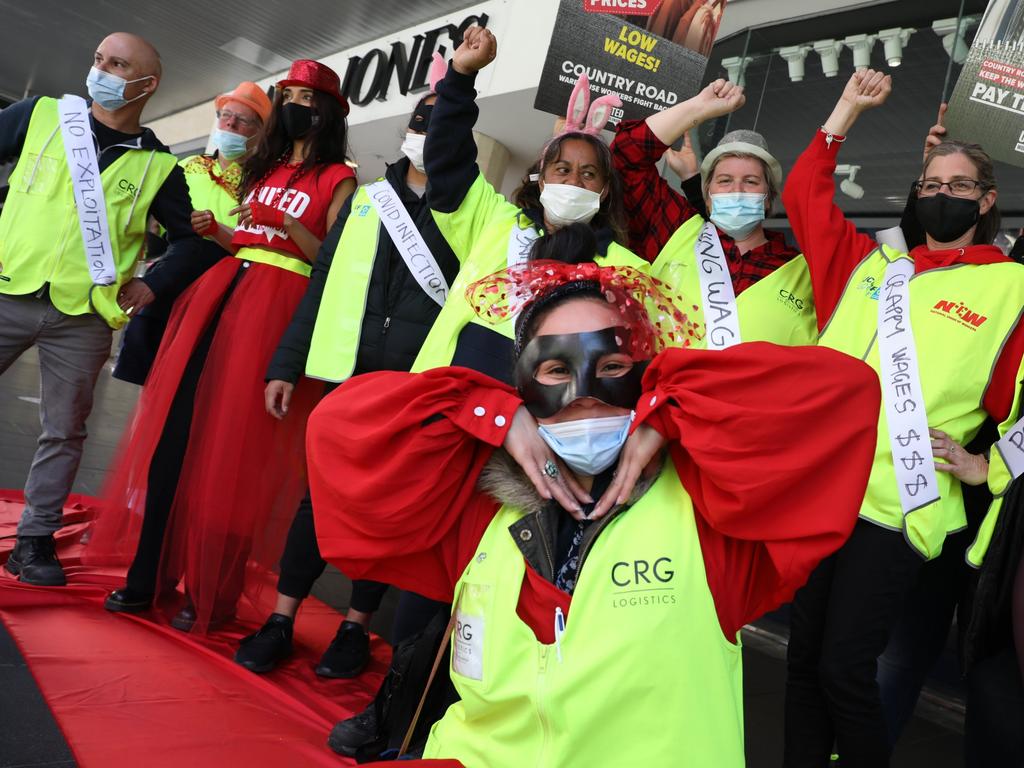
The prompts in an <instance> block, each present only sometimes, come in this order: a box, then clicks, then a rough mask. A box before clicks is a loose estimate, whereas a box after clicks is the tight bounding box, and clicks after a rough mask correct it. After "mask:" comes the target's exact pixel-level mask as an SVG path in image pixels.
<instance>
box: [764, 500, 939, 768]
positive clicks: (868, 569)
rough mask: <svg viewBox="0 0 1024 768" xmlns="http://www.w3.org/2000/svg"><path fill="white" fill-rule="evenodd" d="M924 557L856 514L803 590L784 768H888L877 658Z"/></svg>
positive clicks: (795, 624) (793, 640)
mask: <svg viewBox="0 0 1024 768" xmlns="http://www.w3.org/2000/svg"><path fill="white" fill-rule="evenodd" d="M923 563H924V560H923V559H922V558H921V557H920V556H919V555H918V554H917V553H915V552H914V551H913V550H912V549H911V548H910V545H909V544H907V542H906V541H905V540H904V538H903V535H902V534H901V533H900V532H898V531H891V530H888V529H886V528H882V527H880V526H877V525H874V524H872V523H869V522H867V521H864V520H858V521H857V524H856V526H855V527H854V530H853V534H852V535H851V536H850V539H849V540H848V541H847V542H846V544H844V545H843V547H842V548H841V549H840V550H839V551H838V552H837V553H835V554H834V555H832V556H831V557H829V558H827V559H826V560H824V561H822V563H821V564H820V565H819V566H818V567H817V568H816V569H815V570H814V572H813V573H812V574H811V577H810V578H809V579H808V581H807V584H806V585H805V586H804V587H803V588H802V589H800V591H799V592H797V593H796V598H795V599H794V601H793V610H792V619H791V623H790V639H789V649H788V654H787V661H788V670H787V672H788V673H787V679H786V706H785V714H786V724H785V757H784V760H783V765H784V766H786V768H824V767H825V766H827V765H828V764H829V755H830V754H831V752H832V748H833V745H835V746H836V747H837V749H838V752H839V755H840V758H841V760H842V763H843V768H886V766H888V765H889V752H890V750H889V740H888V730H887V728H886V724H885V720H884V718H883V716H882V707H881V700H880V698H879V691H878V683H877V682H876V674H877V660H878V657H879V656H880V655H881V653H882V652H883V651H884V650H885V647H886V644H887V643H888V641H889V633H890V630H891V628H892V626H893V624H894V623H895V620H896V617H897V615H898V614H899V612H900V610H901V608H902V606H903V600H904V597H905V595H906V593H907V592H908V590H909V589H910V587H911V586H912V585H913V584H914V582H915V579H916V578H917V574H918V571H919V570H920V568H921V566H922V565H923Z"/></svg>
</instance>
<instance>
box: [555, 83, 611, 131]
mask: <svg viewBox="0 0 1024 768" xmlns="http://www.w3.org/2000/svg"><path fill="white" fill-rule="evenodd" d="M621 106H622V100H621V99H620V98H619V97H618V96H616V95H615V94H614V93H608V94H605V95H604V96H601V97H599V98H597V99H595V100H594V103H593V104H591V103H590V80H588V79H587V76H586V74H582V75H580V76H579V78H578V79H577V80H576V86H575V87H574V88H573V89H572V95H571V96H569V108H568V110H566V113H565V128H564V129H563V130H562V132H561V134H559V135H562V134H566V133H590V134H593V135H597V134H599V133H601V131H602V130H603V129H604V127H605V125H606V124H607V123H608V120H609V119H610V118H611V116H612V107H621Z"/></svg>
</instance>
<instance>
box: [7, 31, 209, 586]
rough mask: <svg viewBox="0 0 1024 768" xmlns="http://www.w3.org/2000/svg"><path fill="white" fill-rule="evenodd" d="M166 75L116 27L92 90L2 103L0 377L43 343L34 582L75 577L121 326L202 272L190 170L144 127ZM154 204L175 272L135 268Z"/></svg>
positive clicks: (24, 527)
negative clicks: (99, 401) (97, 389)
mask: <svg viewBox="0 0 1024 768" xmlns="http://www.w3.org/2000/svg"><path fill="white" fill-rule="evenodd" d="M160 77H161V66H160V55H159V54H158V53H157V51H156V49H155V48H154V47H153V46H152V45H150V44H149V43H148V42H147V41H146V40H144V39H142V38H141V37H138V36H137V35H132V34H128V33H124V32H118V33H115V34H112V35H110V36H108V37H107V38H105V39H104V40H103V42H101V43H100V44H99V47H98V48H97V49H96V53H95V54H94V56H93V66H92V68H91V69H90V70H89V75H88V78H87V79H86V86H87V89H88V92H89V96H90V100H88V101H87V100H85V99H83V98H81V97H80V96H65V97H64V98H62V99H59V100H58V99H53V98H49V97H45V96H44V97H38V96H36V97H32V98H29V99H25V100H23V101H20V102H18V103H16V104H12V105H11V106H10V107H8V108H7V109H4V110H3V111H0V164H2V163H5V162H9V161H11V160H16V161H17V163H16V165H15V167H14V170H13V171H12V173H11V176H10V190H9V192H8V196H7V201H6V203H5V205H4V207H3V212H2V213H0V374H2V373H3V372H4V371H5V370H6V369H7V368H8V367H10V365H11V363H13V362H14V361H15V360H16V359H17V358H18V356H19V355H21V353H22V352H24V351H25V350H26V349H28V348H29V347H31V346H35V347H36V348H37V349H38V352H39V372H40V379H41V390H40V391H41V396H40V404H39V414H40V420H41V422H42V428H43V431H42V434H41V435H40V438H39V445H38V448H37V449H36V453H35V457H34V458H33V460H32V466H31V468H30V469H29V473H28V479H27V480H26V482H25V509H24V512H23V513H22V517H21V521H20V523H19V525H18V538H17V543H16V545H15V547H14V550H13V552H12V553H11V556H10V558H9V559H8V561H7V569H8V570H9V571H10V572H11V573H14V574H16V575H18V577H19V579H20V580H21V581H24V582H27V583H30V584H45V585H63V584H64V583H65V577H64V570H63V568H61V565H60V562H59V561H58V560H57V556H56V554H55V551H54V540H53V534H54V533H55V532H56V531H57V530H58V529H59V528H60V526H61V523H62V511H63V508H64V503H65V501H66V500H67V497H68V493H69V492H70V490H71V485H72V483H73V482H74V479H75V474H76V473H77V471H78V464H79V461H80V460H81V458H82V447H83V443H84V441H85V434H86V432H85V421H86V418H87V417H88V416H89V412H90V410H91V409H92V399H93V388H94V386H95V384H96V379H97V377H98V375H99V372H100V369H101V368H102V367H103V364H104V363H105V362H106V360H107V359H108V358H109V356H110V343H111V337H112V334H113V331H114V329H117V328H120V327H121V326H123V325H124V324H125V323H126V322H127V321H128V318H129V317H130V316H131V315H133V314H135V313H136V312H138V311H139V310H140V309H142V307H144V306H145V305H146V304H148V303H149V302H151V301H152V300H153V299H154V297H156V296H162V295H167V294H173V293H174V292H176V291H180V290H182V289H183V287H184V285H186V284H187V283H188V282H189V281H190V280H191V279H193V278H194V277H195V275H194V274H192V269H193V267H192V263H193V262H194V261H195V260H196V259H195V254H196V251H197V248H198V247H199V243H200V240H199V237H198V236H197V235H196V234H195V233H194V232H193V231H192V225H191V221H190V217H191V211H192V206H191V204H190V202H189V195H188V189H187V187H186V185H185V177H184V174H183V173H182V170H181V168H179V167H178V165H177V162H176V158H175V157H174V156H173V155H172V154H171V153H170V151H169V150H168V149H167V147H165V146H164V145H163V144H161V143H160V142H159V141H158V140H157V138H156V136H154V135H153V132H152V131H150V130H148V129H144V128H142V126H141V125H140V124H139V120H140V118H141V116H142V110H143V109H144V108H145V106H146V104H147V103H148V102H149V99H150V98H151V97H152V95H153V94H154V93H155V92H156V89H157V87H158V86H159V85H160ZM149 214H152V215H153V216H154V217H155V218H156V219H157V220H158V221H159V222H160V223H161V224H162V225H163V226H164V228H165V229H166V230H167V237H168V241H169V243H170V247H169V249H168V252H167V255H166V256H165V259H166V264H165V268H164V269H161V270H157V271H155V272H154V273H152V274H147V276H146V277H143V278H135V277H134V272H135V265H136V261H137V259H138V257H139V255H140V253H141V251H142V245H143V242H144V238H145V233H146V219H147V216H148V215H149Z"/></svg>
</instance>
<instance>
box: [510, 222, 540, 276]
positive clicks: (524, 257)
mask: <svg viewBox="0 0 1024 768" xmlns="http://www.w3.org/2000/svg"><path fill="white" fill-rule="evenodd" d="M538 237H540V233H539V232H538V231H537V230H536V229H534V228H533V227H532V226H527V227H526V229H520V228H519V216H516V220H515V221H514V222H512V233H511V234H510V235H509V236H508V255H507V258H506V261H507V263H508V268H509V269H512V267H518V266H520V265H521V264H525V263H526V262H527V261H529V260H530V249H531V248H532V247H533V243H534V241H535V240H536V239H537V238H538Z"/></svg>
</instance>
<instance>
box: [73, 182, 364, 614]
mask: <svg viewBox="0 0 1024 768" xmlns="http://www.w3.org/2000/svg"><path fill="white" fill-rule="evenodd" d="M294 171H295V167H294V166H287V165H284V164H282V165H280V166H278V167H277V168H276V169H275V170H274V171H273V172H272V173H271V174H270V175H269V176H268V177H267V178H266V179H265V180H264V181H263V182H262V184H261V185H260V188H257V189H256V190H255V194H256V195H260V194H264V193H263V191H262V190H264V189H269V190H271V192H270V194H265V195H264V196H265V198H266V199H265V202H267V203H268V204H271V205H278V206H279V207H280V208H281V209H282V210H286V211H287V212H289V213H290V214H291V215H292V216H294V217H295V218H296V219H298V220H299V221H300V222H301V223H302V224H303V225H304V226H305V227H306V228H307V229H309V230H310V232H312V233H313V234H314V235H315V236H316V237H317V238H318V239H320V240H322V239H323V238H324V236H325V234H326V229H327V222H326V219H327V210H328V208H329V206H330V203H331V200H332V197H333V195H334V190H335V188H336V187H337V186H338V184H340V183H341V182H342V181H344V180H345V179H348V178H352V177H353V176H354V173H353V171H352V170H351V169H350V168H349V167H348V166H346V165H344V164H332V165H328V166H322V167H321V172H320V173H317V172H316V170H315V169H314V170H313V171H312V172H310V173H309V174H306V175H304V176H302V177H300V178H298V179H291V177H292V176H293V175H294ZM290 179H291V181H290V183H289V180H290ZM296 201H298V202H296ZM262 229H263V228H262V227H257V228H256V231H245V232H242V231H236V234H235V237H234V239H233V242H234V243H235V244H237V245H243V246H248V247H260V248H262V249H265V250H272V251H275V252H277V253H278V254H283V255H286V256H291V257H294V258H301V251H300V250H299V248H298V246H297V245H296V244H295V243H294V242H293V241H292V240H291V239H290V238H288V236H287V234H286V233H284V232H280V231H276V230H270V231H267V232H264V231H262ZM303 260H304V259H303ZM242 270H244V271H245V273H244V274H239V273H240V272H241V271H242ZM307 282H308V278H306V277H304V276H302V275H301V274H298V273H297V272H293V271H290V270H287V269H282V268H281V267H278V266H272V265H270V264H263V263H258V262H249V261H243V260H242V259H240V258H224V259H222V260H221V261H220V262H219V263H218V264H216V265H215V266H214V267H213V268H212V269H210V270H209V271H208V272H206V273H205V274H204V275H203V276H202V277H201V278H200V279H199V280H197V281H196V282H195V283H194V284H193V285H192V286H191V287H190V288H189V289H188V290H187V291H186V292H185V293H184V294H182V296H181V297H180V298H179V299H178V301H177V302H176V304H175V306H174V311H173V314H172V315H171V319H170V321H169V323H168V325H167V330H166V332H165V333H164V337H163V341H162V343H161V345H160V350H159V352H158V353H157V357H156V361H155V362H154V364H153V369H152V371H151V373H150V375H149V377H148V379H147V380H146V384H145V386H144V387H143V390H142V394H141V396H140V398H139V403H138V405H137V407H136V411H135V414H134V417H133V419H132V422H131V424H130V426H129V427H128V429H127V430H126V432H125V434H124V436H123V437H122V440H121V445H120V449H119V451H118V458H117V460H116V463H115V465H114V466H113V467H112V470H111V473H110V476H109V478H108V481H107V485H106V488H105V490H104V494H103V496H104V500H105V502H106V505H105V508H104V511H103V513H102V514H101V516H100V518H99V519H98V520H97V524H96V526H95V530H94V532H93V536H92V541H91V543H90V556H91V557H93V558H96V559H97V560H99V559H102V560H103V561H105V562H110V561H111V560H114V561H118V560H120V561H122V562H125V563H127V562H128V561H129V560H130V559H131V557H132V556H133V554H134V552H135V543H136V541H137V539H138V531H139V529H140V527H141V526H140V524H141V518H142V513H143V510H144V509H145V494H146V483H147V476H148V473H149V467H150V460H151V458H152V456H153V453H154V451H155V449H156V447H157V444H158V442H159V441H160V438H161V436H162V435H163V433H164V428H165V425H166V422H167V414H168V411H169V409H170V407H171V403H172V401H173V399H174V397H175V394H176V393H177V391H178V388H179V385H180V383H181V381H182V375H183V372H184V370H185V367H186V365H187V364H188V362H189V360H190V358H191V357H192V356H193V353H194V352H195V350H196V347H197V345H198V344H199V343H200V341H201V340H202V339H203V338H204V336H206V335H208V333H210V332H211V331H210V324H211V323H215V327H214V328H213V329H212V338H211V340H210V347H209V353H208V354H207V356H206V360H205V363H204V364H203V367H202V373H201V374H200V377H199V383H198V386H197V389H196V393H195V399H194V404H193V410H192V422H191V429H190V432H189V435H188V445H187V449H186V452H185V456H184V461H183V463H182V467H181V474H180V477H179V480H178V484H177V489H176V492H175V495H174V500H173V503H172V506H171V511H170V517H169V522H168V526H167V533H166V534H165V537H164V548H163V555H162V557H161V559H160V574H159V576H158V579H157V585H161V586H166V585H168V584H177V583H178V581H179V580H180V578H181V577H182V576H184V579H185V588H186V591H187V592H188V594H189V596H190V598H191V599H192V601H193V603H194V605H195V608H196V613H197V617H198V620H197V624H196V626H197V627H198V628H200V629H204V628H205V627H206V626H207V625H208V623H209V620H210V618H211V617H214V616H217V615H222V614H230V613H232V612H233V610H234V604H235V602H236V600H237V597H238V595H239V593H240V591H241V588H242V579H243V576H244V571H245V566H246V562H247V560H249V559H250V558H251V559H252V560H254V561H255V562H257V563H258V564H260V565H261V566H265V567H272V566H273V565H274V563H275V562H276V560H277V558H278V557H279V555H280V551H281V546H282V542H283V541H284V536H285V532H286V531H287V527H288V524H289V523H290V521H291V517H292V515H293V513H294V511H295V507H296V506H297V505H298V503H299V501H300V499H301V498H302V495H303V493H304V491H305V487H306V477H305V453H304V441H305V427H306V418H307V417H308V415H309V413H310V411H311V410H312V408H313V406H314V405H315V404H316V401H317V399H318V397H319V395H320V393H321V386H320V385H319V383H318V382H314V381H311V380H309V379H305V378H303V379H301V380H300V381H299V382H298V384H297V385H296V387H295V391H294V393H293V395H292V400H291V405H290V407H289V412H288V415H287V417H286V418H285V419H283V420H282V421H277V420H276V419H274V418H273V417H271V416H270V415H268V414H267V412H266V410H265V409H264V401H263V389H264V374H265V373H266V370H267V366H268V364H269V362H270V358H271V356H272V355H273V353H274V350H275V348H276V347H277V344H278V341H279V339H280V338H281V335H282V334H283V333H284V330H285V329H286V327H287V326H288V323H289V322H290V321H291V317H292V314H293V312H294V310H295V308H296V306H297V305H298V303H299V301H300V299H301V298H302V295H303V294H304V292H305V290H306V285H307ZM218 312H219V313H220V314H219V316H218V314H217V313H218ZM171 426H173V425H171ZM254 581H255V580H254Z"/></svg>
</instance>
